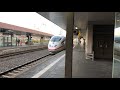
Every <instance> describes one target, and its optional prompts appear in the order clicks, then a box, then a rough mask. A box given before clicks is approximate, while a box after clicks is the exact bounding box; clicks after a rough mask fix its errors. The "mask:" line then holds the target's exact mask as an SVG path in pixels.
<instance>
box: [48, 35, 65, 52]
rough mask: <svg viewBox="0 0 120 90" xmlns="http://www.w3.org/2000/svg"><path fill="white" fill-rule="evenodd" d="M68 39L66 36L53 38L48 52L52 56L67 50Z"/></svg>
mask: <svg viewBox="0 0 120 90" xmlns="http://www.w3.org/2000/svg"><path fill="white" fill-rule="evenodd" d="M65 43H66V37H64V36H52V37H51V39H50V41H49V43H48V51H49V52H50V54H55V53H56V52H59V51H62V50H64V49H65Z"/></svg>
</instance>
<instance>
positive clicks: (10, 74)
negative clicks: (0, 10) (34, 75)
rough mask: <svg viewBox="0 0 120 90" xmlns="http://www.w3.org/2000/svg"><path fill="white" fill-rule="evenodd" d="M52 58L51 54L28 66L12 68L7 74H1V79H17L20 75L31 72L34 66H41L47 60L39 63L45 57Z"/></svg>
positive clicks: (27, 64)
mask: <svg viewBox="0 0 120 90" xmlns="http://www.w3.org/2000/svg"><path fill="white" fill-rule="evenodd" d="M48 56H50V55H49V54H46V55H45V56H43V57H40V58H38V59H35V60H33V61H31V62H28V63H26V64H23V65H20V66H18V67H15V68H12V69H10V70H8V71H5V72H1V73H0V78H15V77H16V76H18V75H20V74H21V73H23V72H25V71H27V70H29V69H30V68H33V67H34V66H36V65H38V64H40V63H44V62H45V61H47V59H46V60H43V61H41V62H39V61H40V60H41V59H42V58H45V57H48Z"/></svg>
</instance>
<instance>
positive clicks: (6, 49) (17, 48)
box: [0, 44, 47, 55]
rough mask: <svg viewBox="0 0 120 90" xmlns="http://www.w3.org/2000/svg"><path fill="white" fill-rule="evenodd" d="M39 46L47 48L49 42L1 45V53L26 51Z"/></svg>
mask: <svg viewBox="0 0 120 90" xmlns="http://www.w3.org/2000/svg"><path fill="white" fill-rule="evenodd" d="M37 48H47V44H38V45H25V46H14V47H0V55H4V54H9V53H15V52H20V51H26V50H32V49H37Z"/></svg>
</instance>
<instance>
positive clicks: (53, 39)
mask: <svg viewBox="0 0 120 90" xmlns="http://www.w3.org/2000/svg"><path fill="white" fill-rule="evenodd" d="M61 39H62V38H61V37H59V36H55V37H53V38H52V39H51V41H52V42H59V41H60V40H61Z"/></svg>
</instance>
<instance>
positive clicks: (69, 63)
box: [65, 12, 74, 78]
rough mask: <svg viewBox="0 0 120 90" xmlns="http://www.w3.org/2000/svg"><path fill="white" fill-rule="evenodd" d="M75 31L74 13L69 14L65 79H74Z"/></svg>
mask: <svg viewBox="0 0 120 90" xmlns="http://www.w3.org/2000/svg"><path fill="white" fill-rule="evenodd" d="M73 29H74V13H73V12H69V13H67V27H66V30H67V35H66V57H65V78H72V53H73Z"/></svg>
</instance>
